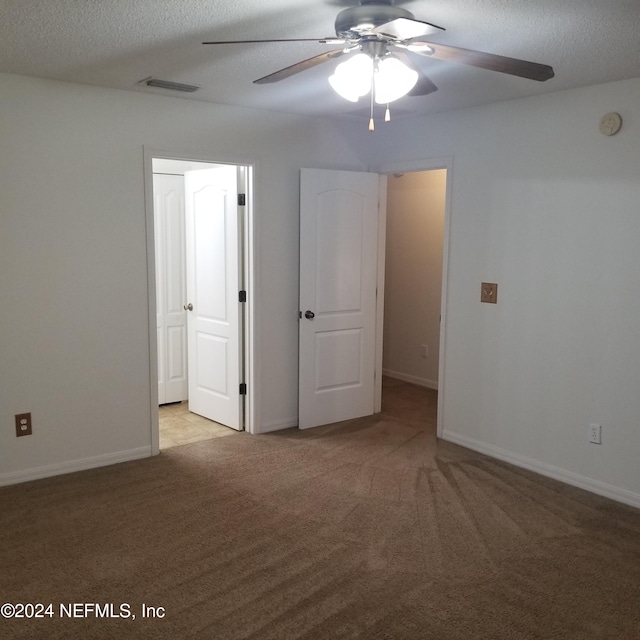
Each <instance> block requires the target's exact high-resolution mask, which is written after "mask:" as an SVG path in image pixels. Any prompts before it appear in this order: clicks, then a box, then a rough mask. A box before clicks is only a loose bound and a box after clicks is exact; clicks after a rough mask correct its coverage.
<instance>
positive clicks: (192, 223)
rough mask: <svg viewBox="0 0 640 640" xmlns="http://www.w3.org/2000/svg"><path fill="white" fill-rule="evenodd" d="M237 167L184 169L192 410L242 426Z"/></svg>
mask: <svg viewBox="0 0 640 640" xmlns="http://www.w3.org/2000/svg"><path fill="white" fill-rule="evenodd" d="M237 184H238V180H237V168H236V167H235V166H232V165H228V166H218V167H216V168H214V169H204V170H198V171H187V172H186V173H185V213H186V247H187V250H186V253H187V256H186V257H187V304H186V305H185V308H186V309H187V344H188V347H187V349H188V362H189V410H190V411H192V412H194V413H197V414H199V415H201V416H204V417H205V418H209V419H210V420H215V421H216V422H219V423H221V424H224V425H226V426H228V427H232V428H233V429H238V430H241V429H242V428H243V397H244V396H243V395H242V394H241V391H240V383H241V382H242V380H241V374H242V362H243V354H242V339H241V336H242V314H241V312H240V305H241V302H240V301H239V291H240V282H241V279H240V272H241V252H240V242H241V241H242V235H241V232H240V229H241V217H240V216H241V209H240V208H239V207H238V186H237Z"/></svg>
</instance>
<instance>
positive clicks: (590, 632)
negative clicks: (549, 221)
mask: <svg viewBox="0 0 640 640" xmlns="http://www.w3.org/2000/svg"><path fill="white" fill-rule="evenodd" d="M385 388H386V391H385V404H384V411H383V413H382V414H381V415H378V416H374V417H371V418H366V419H361V420H356V421H352V422H350V423H345V424H341V425H334V426H330V427H322V428H319V429H314V430H311V431H307V432H299V431H297V430H288V431H286V432H280V433H276V434H271V435H265V436H249V435H246V434H237V435H236V434H234V435H233V436H229V437H225V438H217V439H215V440H211V441H207V442H204V443H195V444H187V445H184V446H179V447H175V448H172V449H169V450H167V451H166V452H163V453H162V454H161V455H160V456H158V457H156V458H152V459H148V460H143V461H137V462H131V463H126V464H121V465H117V466H113V467H109V468H103V469H98V470H93V471H88V472H82V473H77V474H72V475H68V476H61V477H57V478H52V479H48V480H43V481H37V482H31V483H26V484H23V485H19V486H13V487H5V488H3V489H0V518H1V533H0V593H1V597H0V604H1V603H2V602H9V603H44V604H48V603H52V605H53V607H52V613H53V617H51V618H49V617H45V618H41V619H11V620H7V619H3V618H0V638H2V639H3V640H13V639H16V640H17V639H29V640H32V639H40V638H42V639H48V640H49V639H54V638H65V639H68V638H82V639H94V638H96V639H102V638H113V639H119V640H120V639H124V640H127V639H136V638H151V639H153V638H171V639H176V640H179V639H183V638H203V639H213V640H225V639H234V640H236V639H241V638H242V639H251V640H270V639H274V640H275V639H278V640H289V639H291V640H298V639H305V640H325V639H326V640H337V639H341V638H364V639H367V640H383V639H384V640H412V639H421V640H422V639H433V640H453V639H456V640H458V639H464V640H467V639H473V640H478V639H487V640H501V639H505V640H506V639H509V640H511V639H527V640H528V639H534V638H536V639H537V638H539V639H545V640H548V639H553V638H558V639H560V638H562V639H564V638H567V639H569V638H571V639H573V638H575V639H580V640H590V639H596V638H611V639H612V640H613V639H615V640H626V639H628V640H638V639H640V512H639V511H638V510H635V509H632V508H630V507H625V506H622V505H618V504H616V503H613V502H610V501H608V500H605V499H603V498H599V497H597V496H593V495H591V494H588V493H585V492H583V491H580V490H578V489H574V488H571V487H568V486H565V485H562V484H559V483H556V482H554V481H551V480H549V479H545V478H541V477H538V476H536V475H535V474H532V473H529V472H526V471H523V470H520V469H517V468H514V467H511V466H509V465H507V464H504V463H501V462H497V461H494V460H491V459H489V458H486V457H483V456H480V455H478V454H475V453H473V452H469V451H467V450H465V449H462V448H460V447H456V446H454V445H450V444H447V443H443V442H438V441H437V440H436V438H435V393H433V392H429V391H426V390H423V389H418V388H416V387H412V386H410V385H405V384H400V383H395V382H393V381H386V382H385ZM70 603H90V604H91V605H94V604H98V605H100V607H103V606H104V605H106V604H112V605H113V613H114V615H116V614H119V613H121V612H122V613H124V614H125V615H126V614H127V612H130V614H131V615H130V616H129V617H126V618H104V617H99V616H97V615H96V613H95V611H94V610H93V609H92V608H91V607H87V608H82V607H80V608H78V607H77V608H76V609H75V614H76V615H77V614H79V617H73V618H70V617H61V615H60V614H61V611H60V607H61V605H64V606H65V607H66V610H67V611H68V610H69V605H70ZM143 603H144V604H146V605H148V606H153V607H163V608H164V617H163V618H155V619H150V618H143V617H142V605H143ZM121 605H123V608H122V609H121ZM124 605H126V606H124ZM128 607H130V608H128ZM3 611H4V612H7V609H3ZM159 611H160V612H161V613H162V611H161V610H159ZM29 612H30V611H27V613H29ZM105 612H107V613H110V610H108V609H102V610H101V611H100V613H101V614H104V613H105ZM134 615H135V619H133V616H134Z"/></svg>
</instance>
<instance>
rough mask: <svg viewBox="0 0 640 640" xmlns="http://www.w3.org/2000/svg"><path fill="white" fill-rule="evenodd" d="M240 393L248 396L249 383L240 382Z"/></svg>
mask: <svg viewBox="0 0 640 640" xmlns="http://www.w3.org/2000/svg"><path fill="white" fill-rule="evenodd" d="M240 395H241V396H246V395H247V384H246V382H241V383H240Z"/></svg>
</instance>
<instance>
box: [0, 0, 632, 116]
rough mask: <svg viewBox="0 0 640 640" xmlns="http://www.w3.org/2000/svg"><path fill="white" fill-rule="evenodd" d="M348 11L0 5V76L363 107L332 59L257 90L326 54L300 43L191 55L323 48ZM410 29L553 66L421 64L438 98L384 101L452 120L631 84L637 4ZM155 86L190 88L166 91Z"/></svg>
mask: <svg viewBox="0 0 640 640" xmlns="http://www.w3.org/2000/svg"><path fill="white" fill-rule="evenodd" d="M355 4H357V0H353V2H349V1H348V0H270V1H268V2H266V1H265V0H0V71H2V72H7V73H19V74H24V75H29V76H36V77H41V78H54V79H58V80H65V81H70V82H79V83H86V84H93V85H99V86H104V87H114V88H119V89H128V90H136V91H145V92H148V93H163V94H165V95H166V94H169V95H179V96H182V97H186V98H188V99H194V100H204V101H209V102H216V103H221V104H228V105H240V106H247V107H254V108H259V109H270V110H275V111H283V112H290V113H299V114H309V115H325V116H342V115H349V114H356V113H357V114H360V113H362V111H363V110H366V106H367V105H366V98H365V99H363V100H364V101H363V100H361V103H360V104H352V103H349V102H346V101H344V100H342V99H341V98H339V97H337V96H336V95H335V94H334V92H333V90H332V89H331V88H330V86H329V84H328V82H327V77H328V75H330V73H331V71H332V68H333V66H335V62H328V63H325V64H323V65H320V66H319V67H316V68H314V69H311V70H308V71H305V72H303V73H300V74H296V75H294V76H292V77H290V78H288V79H286V80H282V81H281V82H278V83H275V84H270V85H254V84H253V83H252V81H253V80H255V79H256V78H260V77H262V76H264V75H267V74H270V73H272V72H274V71H276V70H278V69H281V68H283V67H286V66H289V65H291V64H293V63H295V62H298V61H300V60H302V59H305V58H309V57H311V56H314V55H317V54H319V53H323V52H324V51H327V50H328V49H331V48H335V45H334V46H330V45H321V44H318V43H313V42H299V43H298V42H293V43H269V44H252V45H213V46H204V45H202V44H201V42H202V41H204V40H234V39H257V38H323V37H327V36H332V35H334V20H335V16H336V14H337V13H338V12H339V11H340V10H341V9H343V8H345V7H347V6H353V5H355ZM398 4H400V5H401V6H403V7H404V8H406V9H408V10H410V11H411V12H412V13H413V14H414V15H415V17H416V18H417V19H419V20H425V21H428V22H432V23H435V24H438V25H441V26H443V27H445V29H446V31H444V32H442V33H439V34H437V35H434V36H430V37H429V38H428V39H430V40H433V41H434V42H438V43H442V44H449V45H454V46H457V47H464V48H468V49H477V50H480V51H486V52H490V53H497V54H500V55H505V56H509V57H514V58H522V59H525V60H531V61H534V62H540V63H543V64H549V65H551V66H553V68H554V69H555V73H556V75H555V77H554V78H552V79H551V80H548V81H547V82H544V83H539V82H535V81H532V80H525V79H522V78H517V77H514V76H507V75H504V74H500V73H496V72H493V71H486V70H484V69H478V68H474V67H468V66H464V65H460V64H454V63H450V62H443V61H438V60H433V59H428V58H420V59H419V64H420V66H421V68H422V69H423V71H424V72H425V73H427V74H428V76H429V77H430V78H431V79H432V80H433V81H434V82H435V83H436V85H437V86H438V87H439V90H438V91H437V92H436V93H434V94H430V95H428V96H422V97H406V98H402V99H401V100H399V101H397V102H396V103H394V107H395V109H394V111H395V114H396V116H398V115H401V116H409V115H414V114H421V113H433V112H437V111H445V110H449V109H458V108H463V107H467V106H473V105H478V104H483V103H488V102H495V101H499V100H507V99H510V98H516V97H520V96H525V95H532V94H536V93H544V92H549V91H557V90H559V89H564V88H570V87H578V86H584V85H589V84H597V83H602V82H608V81H612V80H620V79H624V78H630V77H637V76H639V75H640V2H639V1H638V0H562V1H561V2H560V1H558V0H413V1H410V2H399V3H398ZM149 76H154V77H157V78H162V79H166V80H172V81H178V82H185V83H193V84H197V85H199V86H201V89H200V90H199V91H198V92H197V93H195V94H175V93H174V92H167V91H164V90H161V89H151V88H148V87H146V86H143V85H140V84H139V81H140V80H142V79H144V78H147V77H149Z"/></svg>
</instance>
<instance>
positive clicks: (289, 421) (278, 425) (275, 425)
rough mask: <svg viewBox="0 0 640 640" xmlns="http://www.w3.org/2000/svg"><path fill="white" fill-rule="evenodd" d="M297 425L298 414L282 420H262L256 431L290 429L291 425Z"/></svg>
mask: <svg viewBox="0 0 640 640" xmlns="http://www.w3.org/2000/svg"><path fill="white" fill-rule="evenodd" d="M297 426H298V416H294V417H292V418H285V419H283V420H274V421H273V422H263V423H262V424H261V425H260V429H259V430H258V431H256V433H257V434H258V433H271V432H272V431H282V430H283V429H291V427H297Z"/></svg>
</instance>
